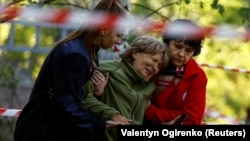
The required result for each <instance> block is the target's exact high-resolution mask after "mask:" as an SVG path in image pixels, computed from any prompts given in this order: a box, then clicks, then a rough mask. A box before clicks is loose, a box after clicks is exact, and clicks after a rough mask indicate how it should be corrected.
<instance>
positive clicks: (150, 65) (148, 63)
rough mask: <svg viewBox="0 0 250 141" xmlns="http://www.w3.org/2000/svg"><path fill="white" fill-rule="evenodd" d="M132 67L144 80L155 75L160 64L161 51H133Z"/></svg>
mask: <svg viewBox="0 0 250 141" xmlns="http://www.w3.org/2000/svg"><path fill="white" fill-rule="evenodd" d="M133 57H134V61H133V64H132V65H133V67H134V69H135V70H136V71H137V72H138V73H139V74H140V75H141V76H142V77H143V78H144V79H146V80H149V79H150V78H152V77H153V76H155V75H156V74H157V73H158V72H159V70H160V68H161V64H162V57H163V54H162V53H157V54H154V55H153V54H146V53H138V52H137V53H134V54H133Z"/></svg>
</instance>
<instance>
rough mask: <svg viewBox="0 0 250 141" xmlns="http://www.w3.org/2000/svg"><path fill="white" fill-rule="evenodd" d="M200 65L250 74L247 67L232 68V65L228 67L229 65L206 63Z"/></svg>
mask: <svg viewBox="0 0 250 141" xmlns="http://www.w3.org/2000/svg"><path fill="white" fill-rule="evenodd" d="M199 65H200V66H202V67H209V68H216V69H223V70H226V71H232V72H239V73H246V74H250V70H246V69H242V68H230V67H227V66H220V65H214V64H204V63H199Z"/></svg>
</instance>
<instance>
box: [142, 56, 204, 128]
mask: <svg viewBox="0 0 250 141" xmlns="http://www.w3.org/2000/svg"><path fill="white" fill-rule="evenodd" d="M206 85H207V77H206V74H205V72H204V71H203V70H202V69H201V68H200V66H199V65H198V64H197V63H196V62H195V61H194V60H193V59H192V58H191V59H190V60H189V62H188V63H187V64H186V68H185V72H184V75H183V76H182V78H181V79H180V81H179V83H178V84H177V85H175V86H174V87H173V88H172V89H168V88H165V89H164V90H163V91H162V92H161V93H160V94H157V95H158V96H157V97H155V98H156V99H155V100H156V104H150V105H149V107H148V108H147V110H146V112H145V119H146V120H147V121H150V122H154V123H156V124H161V123H163V122H168V121H171V120H173V119H174V118H175V117H177V116H178V115H180V114H182V113H186V114H187V115H188V118H187V119H186V120H185V121H184V124H189V125H191V124H192V125H198V124H201V123H202V119H203V115H204V112H205V106H206Z"/></svg>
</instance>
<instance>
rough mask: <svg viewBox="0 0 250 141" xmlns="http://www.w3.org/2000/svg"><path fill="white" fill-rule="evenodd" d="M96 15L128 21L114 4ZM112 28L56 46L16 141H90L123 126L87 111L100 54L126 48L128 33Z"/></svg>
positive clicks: (106, 2) (105, 2)
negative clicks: (88, 84) (89, 85)
mask: <svg viewBox="0 0 250 141" xmlns="http://www.w3.org/2000/svg"><path fill="white" fill-rule="evenodd" d="M93 11H100V12H104V13H107V14H111V13H112V14H117V15H118V16H125V15H126V13H125V11H124V9H123V8H122V7H121V6H120V5H119V4H118V3H117V2H116V1H113V0H101V1H100V2H99V4H98V5H97V6H96V7H95V9H94V10H93ZM79 18H80V17H79ZM111 26H112V25H103V26H102V27H101V28H98V29H96V30H93V29H92V30H83V29H79V30H77V31H76V32H74V33H72V34H71V35H69V36H68V37H66V38H65V39H63V40H62V41H59V42H58V43H57V44H56V45H55V47H54V48H53V49H52V51H51V52H50V54H49V55H48V57H47V58H46V60H45V62H44V64H43V66H42V68H41V70H40V73H39V74H38V78H37V80H36V82H35V84H34V87H33V89H32V92H31V95H30V98H29V101H28V103H27V104H26V105H25V107H24V108H23V110H22V112H21V114H20V116H19V117H18V120H17V123H16V128H15V132H14V141H84V140H85V139H86V138H87V136H88V135H89V134H93V133H96V132H99V131H103V130H104V129H105V128H109V127H113V126H115V125H116V124H117V123H115V122H111V121H105V120H104V119H102V118H100V117H96V116H94V115H92V114H90V113H88V112H87V111H86V110H85V109H83V106H82V101H83V99H84V98H85V97H86V93H85V90H84V88H83V85H84V84H85V83H86V82H87V80H89V79H90V77H91V75H92V71H93V70H94V68H96V67H97V66H98V58H97V52H98V50H99V49H100V47H101V48H103V49H107V48H110V47H112V45H114V44H119V43H120V42H121V37H122V35H123V31H118V30H114V28H112V27H111Z"/></svg>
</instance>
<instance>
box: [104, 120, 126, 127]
mask: <svg viewBox="0 0 250 141" xmlns="http://www.w3.org/2000/svg"><path fill="white" fill-rule="evenodd" d="M117 125H124V124H123V123H121V122H115V121H112V120H107V121H106V129H114V128H115V127H116V126H117Z"/></svg>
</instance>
